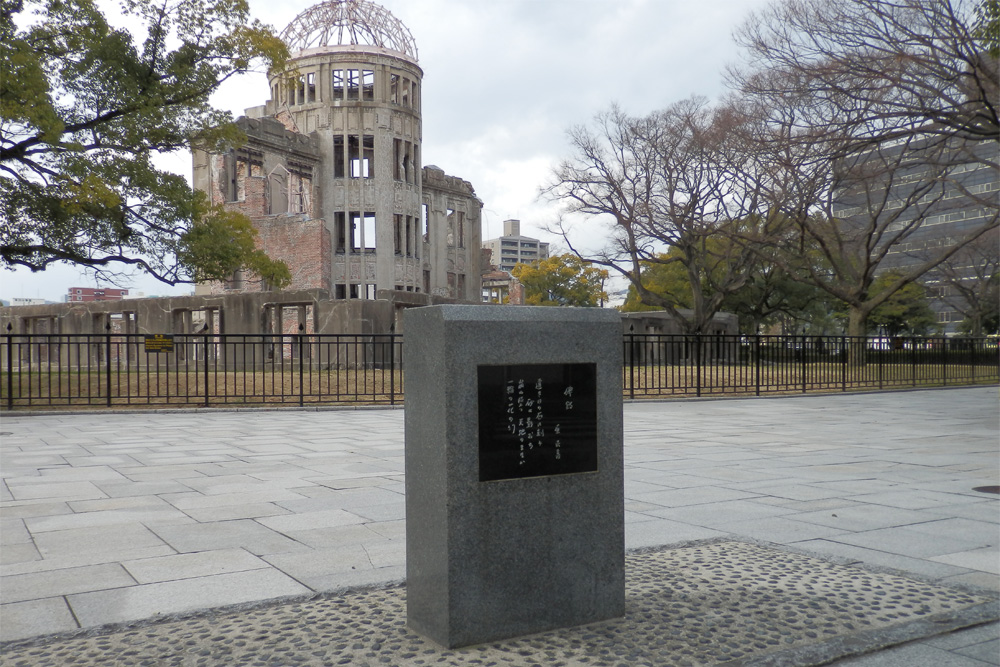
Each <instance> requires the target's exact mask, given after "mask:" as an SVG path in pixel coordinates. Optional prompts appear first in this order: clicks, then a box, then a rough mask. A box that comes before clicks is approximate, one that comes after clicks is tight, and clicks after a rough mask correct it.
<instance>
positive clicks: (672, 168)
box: [543, 98, 765, 333]
mask: <svg viewBox="0 0 1000 667" xmlns="http://www.w3.org/2000/svg"><path fill="white" fill-rule="evenodd" d="M751 127H752V124H751V123H750V122H749V120H748V119H747V118H746V117H745V116H744V115H742V114H741V113H739V112H738V111H737V110H736V109H733V108H730V107H718V108H713V107H712V106H710V105H709V104H708V103H707V102H706V101H705V100H704V99H701V98H692V99H689V100H685V101H682V102H679V103H677V104H674V105H671V106H670V107H668V108H667V109H665V110H663V111H659V112H655V113H652V114H650V115H648V116H645V117H641V118H635V117H630V116H628V115H626V114H625V113H624V112H623V111H621V109H619V108H618V107H612V108H611V109H610V110H609V111H608V112H605V113H602V114H600V115H598V116H597V117H596V119H595V127H594V128H593V129H591V128H589V127H583V126H580V127H575V128H573V129H571V130H570V132H569V136H570V141H571V143H572V147H573V151H574V155H573V156H572V157H571V158H569V159H567V160H565V161H563V162H562V163H561V164H560V165H559V166H558V167H557V168H556V169H555V171H554V174H553V180H552V181H551V182H550V184H549V185H548V186H547V187H545V188H544V189H543V194H544V195H546V196H548V197H549V198H550V199H552V200H555V201H559V202H561V203H562V204H563V209H564V212H565V213H566V214H570V217H577V216H575V215H574V214H584V218H583V222H584V223H585V224H593V222H594V221H595V220H603V221H605V222H607V223H610V235H609V239H608V242H607V244H606V245H605V246H604V247H603V248H602V249H601V250H600V251H598V252H594V253H582V252H580V251H579V250H578V249H577V246H576V243H575V242H574V239H573V235H574V234H573V232H574V228H573V226H572V225H570V224H568V223H567V217H565V216H564V217H563V218H561V219H560V222H559V223H558V224H557V227H556V229H555V231H557V232H558V233H560V234H561V235H562V236H563V238H564V239H565V240H566V242H567V244H568V245H569V247H570V249H571V250H572V251H573V252H574V253H577V254H578V255H580V256H581V257H583V258H584V259H586V260H587V261H590V262H593V263H595V264H598V265H601V266H605V267H607V268H609V269H611V270H613V271H615V272H617V273H618V274H620V275H622V276H624V277H625V278H627V279H628V280H629V281H630V283H631V284H632V285H633V286H634V287H635V289H636V291H637V293H638V295H639V297H640V299H641V300H642V302H643V303H645V304H647V305H651V306H655V307H658V308H663V309H664V310H666V311H667V312H668V313H670V314H671V315H672V316H673V318H674V319H675V320H676V321H677V322H678V323H679V324H681V326H682V327H684V329H685V330H686V331H689V332H692V333H693V332H703V331H706V330H707V329H708V326H709V324H710V323H711V321H712V319H713V317H714V315H715V313H716V312H718V310H719V308H720V306H721V305H722V302H723V300H724V299H725V298H726V296H727V295H729V294H731V293H733V292H734V291H735V290H738V289H739V288H741V287H742V286H743V285H744V284H745V282H746V280H747V277H748V276H749V275H750V272H751V271H752V270H753V266H754V265H755V263H757V262H758V261H759V258H758V255H757V254H756V253H754V252H753V251H752V250H751V249H750V248H748V247H747V246H745V245H741V244H732V243H728V244H720V243H711V242H710V240H711V239H713V238H717V237H719V236H722V235H727V234H729V233H730V232H731V231H732V229H733V228H737V227H738V228H740V229H742V230H744V231H745V230H746V229H747V228H748V227H749V226H751V225H757V226H759V225H760V224H763V223H760V222H758V220H759V219H760V218H759V216H758V214H759V213H760V212H761V209H762V207H763V206H764V202H765V198H764V196H763V194H764V190H763V189H762V188H761V187H760V185H759V183H758V181H757V179H756V174H755V173H754V171H753V165H755V164H757V162H756V161H754V160H752V159H750V157H749V156H748V154H747V152H746V151H747V150H748V148H749V147H751V146H753V145H754V142H753V141H751V137H750V136H749V135H750V134H751V133H752V131H751V130H750V129H749V128H751ZM670 249H676V252H669V253H668V251H669V250H670ZM674 262H679V263H681V264H682V265H683V267H684V269H685V272H686V273H687V278H688V280H689V282H690V287H691V306H692V307H691V312H690V313H686V312H682V311H681V309H680V308H678V304H677V302H676V301H675V300H674V299H672V298H670V296H669V295H665V294H661V293H658V292H656V291H654V290H653V289H650V285H649V284H647V280H646V275H645V274H644V269H645V268H647V267H650V266H655V265H662V264H669V263H674Z"/></svg>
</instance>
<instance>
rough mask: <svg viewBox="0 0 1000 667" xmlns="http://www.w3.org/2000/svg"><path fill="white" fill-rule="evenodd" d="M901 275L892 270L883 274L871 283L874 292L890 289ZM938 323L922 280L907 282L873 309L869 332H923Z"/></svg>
mask: <svg viewBox="0 0 1000 667" xmlns="http://www.w3.org/2000/svg"><path fill="white" fill-rule="evenodd" d="M898 279H899V275H898V274H897V273H895V272H893V271H886V272H885V273H882V274H880V275H879V276H878V277H877V278H875V281H874V282H873V283H872V293H873V294H879V293H880V292H881V291H883V290H886V289H889V288H890V286H891V285H893V283H895V282H896V281H897V280H898ZM936 324H937V318H936V317H935V315H934V311H933V310H931V307H930V304H929V302H928V298H927V289H926V288H925V287H924V286H923V285H921V284H919V283H907V284H906V285H904V286H903V287H901V288H899V289H897V290H894V291H893V292H892V295H891V296H889V297H888V298H887V299H886V300H885V301H883V302H882V303H881V304H879V305H878V306H877V307H876V308H875V309H873V310H872V312H871V315H870V316H869V317H868V326H869V332H870V333H879V332H880V331H884V332H885V333H886V334H888V335H889V336H903V335H908V336H924V335H927V334H928V333H929V332H930V331H931V330H932V329H933V328H934V326H935V325H936Z"/></svg>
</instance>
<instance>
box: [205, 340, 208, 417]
mask: <svg viewBox="0 0 1000 667" xmlns="http://www.w3.org/2000/svg"><path fill="white" fill-rule="evenodd" d="M204 352H205V354H204V356H205V407H206V408H207V407H208V404H209V403H208V357H209V342H208V334H207V333H206V334H205V349H204Z"/></svg>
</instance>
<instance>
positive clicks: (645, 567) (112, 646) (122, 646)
mask: <svg viewBox="0 0 1000 667" xmlns="http://www.w3.org/2000/svg"><path fill="white" fill-rule="evenodd" d="M626 563H627V565H626V572H627V578H626V580H627V584H626V589H627V592H626V615H625V617H624V618H622V619H614V620H611V621H606V622H601V623H595V624H591V625H586V626H580V627H575V628H565V629H559V630H553V631H549V632H543V633H540V634H537V635H532V636H529V637H521V638H516V639H510V640H505V641H498V642H492V643H489V644H484V645H479V646H473V647H467V648H462V649H452V650H447V649H443V648H441V647H439V646H437V645H435V644H434V643H432V642H430V641H429V640H426V639H423V638H421V637H420V636H418V635H416V634H414V633H413V632H410V631H409V630H408V629H407V628H406V620H405V619H406V611H405V588H404V587H391V588H385V589H380V590H369V591H362V592H354V593H348V594H343V595H334V596H319V597H317V598H313V599H307V600H296V601H290V602H285V603H281V604H275V605H270V606H267V607H259V608H255V609H247V610H233V611H215V612H211V613H209V614H206V615H201V616H196V617H192V618H188V619H183V620H170V621H165V622H159V623H145V624H140V625H137V626H132V627H125V628H121V629H116V630H113V631H111V632H101V633H92V634H89V635H84V636H79V637H74V638H67V639H61V640H56V641H49V642H46V643H44V644H27V645H21V646H12V647H9V648H8V649H7V650H5V651H4V653H3V656H2V657H0V665H11V666H13V665H18V666H22V665H23V666H25V667H29V666H43V665H52V666H56V665H64V664H69V663H70V662H72V664H74V665H77V666H81V667H83V666H87V665H104V664H110V663H115V664H123V663H124V664H135V665H138V664H157V665H194V664H213V665H219V664H227V665H228V664H232V665H274V664H280V665H354V666H365V665H381V664H389V665H398V666H401V667H402V666H408V665H431V664H434V665H469V664H484V665H497V666H500V665H511V666H527V665H541V664H545V665H584V664H586V665H591V666H592V667H612V666H614V667H619V666H621V665H627V666H628V667H643V666H648V667H653V666H659V665H671V666H676V667H685V666H693V665H714V664H725V665H731V666H734V667H739V666H741V665H808V664H821V663H824V662H827V661H830V660H835V659H837V658H840V657H843V656H845V655H851V654H856V653H859V652H865V651H871V650H875V649H878V648H882V647H884V646H886V645H891V644H896V643H899V642H900V641H901V640H912V639H918V638H923V637H927V636H933V635H938V634H940V633H942V632H945V631H948V630H951V629H955V628H961V627H964V626H968V625H975V624H977V623H982V622H983V621H989V620H995V619H996V618H997V615H998V613H1000V609H998V605H997V600H996V596H992V595H975V594H970V593H967V592H963V591H959V590H955V589H950V588H947V587H943V586H939V585H935V584H930V583H926V582H921V581H917V580H913V579H909V578H906V577H901V576H897V575H892V574H886V573H880V572H873V571H869V570H864V569H861V568H858V567H851V566H847V565H843V564H833V563H829V562H826V561H823V560H820V559H817V558H814V557H811V556H808V555H804V554H799V553H791V552H787V551H783V550H777V549H773V548H769V547H766V546H763V545H757V544H748V543H744V542H733V541H728V540H723V541H713V542H710V543H701V544H693V545H688V546H681V547H677V548H671V549H663V550H659V551H654V552H645V553H635V554H630V555H629V556H628V557H627V559H626ZM936 641H938V644H936V645H933V646H932V647H930V648H929V649H925V652H924V654H925V655H926V651H928V650H929V651H932V652H938V653H941V654H942V655H944V656H946V657H947V656H951V655H954V654H953V653H949V652H948V651H949V648H950V649H951V650H952V651H956V652H957V651H965V652H966V653H965V654H966V655H967V656H968V657H970V658H972V659H975V658H976V657H982V656H985V655H987V653H988V651H989V650H990V648H991V647H992V644H991V643H990V640H989V639H986V640H985V641H980V642H978V643H971V644H966V643H960V644H956V643H954V641H953V642H952V643H951V644H949V643H948V642H947V641H946V639H939V640H936ZM910 664H911V665H913V664H927V663H921V662H919V661H917V662H911V663H910ZM942 664H947V663H942Z"/></svg>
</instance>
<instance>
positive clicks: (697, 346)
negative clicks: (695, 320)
mask: <svg viewBox="0 0 1000 667" xmlns="http://www.w3.org/2000/svg"><path fill="white" fill-rule="evenodd" d="M694 373H695V375H694V377H695V380H694V381H695V396H697V397H699V398H700V397H701V334H700V333H698V334H695V335H694Z"/></svg>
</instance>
